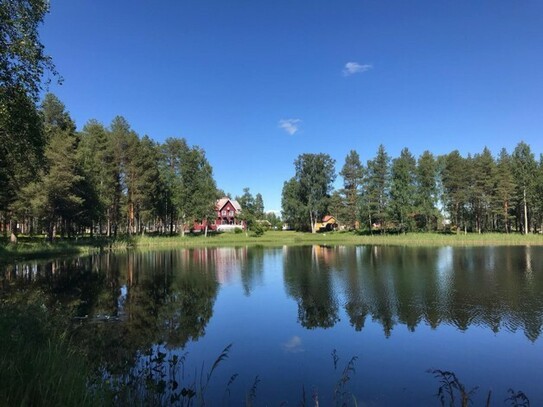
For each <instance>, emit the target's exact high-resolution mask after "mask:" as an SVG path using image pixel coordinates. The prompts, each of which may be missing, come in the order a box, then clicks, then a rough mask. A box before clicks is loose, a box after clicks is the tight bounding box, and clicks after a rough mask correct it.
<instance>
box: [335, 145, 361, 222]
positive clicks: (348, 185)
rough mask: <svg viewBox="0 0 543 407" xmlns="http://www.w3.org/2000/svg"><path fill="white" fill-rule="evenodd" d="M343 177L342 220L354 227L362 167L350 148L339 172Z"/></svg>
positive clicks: (357, 156) (355, 153)
mask: <svg viewBox="0 0 543 407" xmlns="http://www.w3.org/2000/svg"><path fill="white" fill-rule="evenodd" d="M339 174H340V175H341V176H342V177H343V189H342V191H341V192H342V194H343V197H344V202H345V204H344V211H342V213H343V216H344V219H343V221H344V222H345V224H346V225H347V227H348V228H349V229H356V226H357V223H358V217H359V212H360V210H359V205H360V204H359V200H360V192H361V191H360V189H361V186H362V182H363V179H364V167H363V166H362V164H361V162H360V156H359V155H358V153H357V152H356V151H355V150H351V151H350V152H349V154H348V155H347V156H346V157H345V164H344V165H343V168H342V169H341V172H340V173H339Z"/></svg>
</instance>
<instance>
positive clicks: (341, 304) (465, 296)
mask: <svg viewBox="0 0 543 407" xmlns="http://www.w3.org/2000/svg"><path fill="white" fill-rule="evenodd" d="M272 263H273V264H274V267H276V266H277V265H279V266H278V267H279V269H282V273H283V276H282V277H283V286H284V290H285V292H286V294H287V296H288V297H289V298H291V299H293V300H295V301H296V304H297V309H298V312H297V317H296V318H297V321H298V322H299V324H300V325H301V326H303V327H305V328H307V329H316V328H332V327H333V326H335V325H336V324H337V323H338V321H339V320H340V318H341V315H345V316H346V318H348V321H349V323H350V325H351V326H352V327H353V328H354V330H356V331H361V330H363V329H364V327H365V325H366V324H367V321H368V319H371V320H372V321H374V322H378V323H379V324H380V325H381V326H382V329H383V332H384V334H385V336H387V337H388V336H390V335H391V334H392V332H393V330H394V328H395V327H396V326H397V325H405V326H406V327H407V328H408V329H409V330H411V331H415V330H416V329H417V327H418V326H419V325H420V324H424V325H428V326H431V327H432V328H437V327H438V326H439V325H440V324H449V325H452V326H455V327H457V328H458V329H460V330H467V329H469V327H470V326H482V327H487V328H489V329H491V330H492V331H493V332H499V331H500V330H502V329H506V330H508V331H516V330H522V331H523V332H524V333H525V335H526V336H527V337H528V338H529V339H530V340H532V341H535V340H536V339H537V338H538V337H539V335H540V334H541V329H542V324H543V296H542V294H541V293H543V276H542V272H541V270H542V266H543V248H540V247H483V248H451V247H444V248H408V247H386V246H359V247H342V246H336V247H327V246H304V247H285V248H283V249H282V250H277V249H264V248H201V249H190V250H177V251H158V252H129V253H127V254H111V253H110V254H102V255H94V256H89V257H83V258H75V259H59V260H56V261H53V262H38V261H34V262H29V263H25V264H12V265H8V266H7V267H6V268H5V270H4V272H3V273H2V274H1V277H2V280H1V281H2V284H1V287H2V291H1V295H2V297H4V298H11V300H13V301H17V300H18V299H17V298H20V299H23V298H26V299H28V298H30V297H32V296H33V295H34V296H35V295H37V294H36V293H39V295H40V296H41V297H40V301H43V303H44V304H45V305H47V306H49V307H53V306H61V307H63V308H64V309H67V310H70V312H71V313H72V315H74V316H76V317H77V318H79V319H88V320H89V321H94V322H97V321H103V320H108V321H110V322H118V323H117V324H114V323H110V324H98V323H94V324H88V325H89V327H87V328H86V329H88V330H90V331H91V332H90V333H89V332H86V333H85V338H84V340H86V341H88V342H89V343H88V346H89V347H100V348H101V349H106V351H105V356H104V358H109V360H116V361H117V362H118V363H120V364H121V363H122V362H123V361H124V360H126V358H129V357H130V355H131V354H133V353H134V352H135V350H137V349H142V348H144V347H146V346H150V345H152V344H154V343H164V344H166V346H169V347H175V348H179V347H184V346H185V345H186V344H187V343H188V342H190V341H196V340H197V339H198V338H200V337H202V336H203V335H204V334H205V331H206V326H207V324H208V323H209V321H210V320H211V318H212V316H213V308H214V304H215V301H216V299H217V296H218V292H219V287H220V286H221V285H224V284H233V283H238V282H239V284H240V286H241V287H242V293H243V294H244V295H245V296H250V295H252V294H253V292H254V290H255V288H256V287H259V286H265V285H266V282H265V276H266V270H267V269H269V268H270V265H271V264H272ZM277 301H280V300H279V299H277ZM281 301H282V300H281ZM248 323H255V322H254V321H250V322H249V321H248ZM89 337H94V338H100V341H91V340H89V339H88V338H89ZM91 342H92V343H91ZM96 342H99V344H98V345H97V344H96ZM119 343H122V344H123V349H124V351H122V352H124V353H123V354H113V355H112V354H110V353H111V352H121V351H118V350H115V351H114V350H111V349H117V348H118V346H116V345H117V344H119ZM292 343H294V342H292ZM292 343H291V344H290V345H292ZM290 345H289V346H287V348H289V349H290V348H295V347H294V346H290Z"/></svg>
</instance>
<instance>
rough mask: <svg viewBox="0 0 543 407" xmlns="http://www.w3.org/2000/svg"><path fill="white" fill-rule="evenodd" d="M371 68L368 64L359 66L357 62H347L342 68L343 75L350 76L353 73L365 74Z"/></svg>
mask: <svg viewBox="0 0 543 407" xmlns="http://www.w3.org/2000/svg"><path fill="white" fill-rule="evenodd" d="M372 68H373V65H370V64H359V63H358V62H347V63H346V64H345V67H344V68H343V75H344V76H350V75H354V74H355V73H363V72H367V71H369V70H370V69H372Z"/></svg>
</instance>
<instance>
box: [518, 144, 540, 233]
mask: <svg viewBox="0 0 543 407" xmlns="http://www.w3.org/2000/svg"><path fill="white" fill-rule="evenodd" d="M512 168H513V174H514V176H515V180H516V181H517V191H516V201H517V216H518V217H519V219H522V221H523V222H522V224H521V225H522V233H523V234H527V233H528V232H529V230H530V226H529V206H530V205H532V202H533V192H534V191H533V187H534V181H535V173H536V162H535V158H534V155H533V153H532V151H531V149H530V146H529V145H528V144H526V143H525V142H523V141H521V142H520V143H518V144H517V146H516V147H515V150H514V151H513V155H512Z"/></svg>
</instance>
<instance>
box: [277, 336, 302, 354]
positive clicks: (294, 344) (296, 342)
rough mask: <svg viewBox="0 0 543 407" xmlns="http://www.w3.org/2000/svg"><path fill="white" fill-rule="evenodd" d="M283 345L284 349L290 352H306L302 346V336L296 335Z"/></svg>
mask: <svg viewBox="0 0 543 407" xmlns="http://www.w3.org/2000/svg"><path fill="white" fill-rule="evenodd" d="M282 347H283V350H284V351H285V352H288V353H299V352H304V350H305V349H304V348H303V346H302V338H300V337H299V336H296V335H295V336H293V337H292V338H290V339H289V340H288V341H286V342H285V343H283V344H282Z"/></svg>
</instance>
